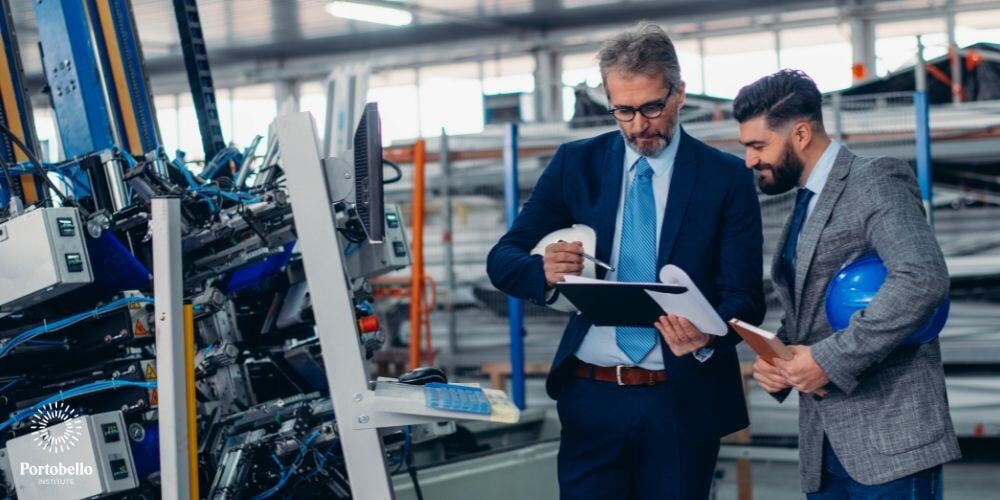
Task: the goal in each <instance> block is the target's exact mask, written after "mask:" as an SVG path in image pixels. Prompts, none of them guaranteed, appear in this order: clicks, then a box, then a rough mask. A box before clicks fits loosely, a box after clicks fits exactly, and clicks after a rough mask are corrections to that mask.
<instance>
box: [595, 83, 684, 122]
mask: <svg viewBox="0 0 1000 500" xmlns="http://www.w3.org/2000/svg"><path fill="white" fill-rule="evenodd" d="M673 93H674V87H673V86H671V87H670V90H668V91H667V97H664V98H663V100H662V101H660V102H651V103H647V104H643V105H642V106H639V107H638V108H633V107H632V106H618V107H615V108H611V109H609V110H608V113H610V114H611V115H613V116H614V117H615V119H616V120H618V121H620V122H630V121H632V120H634V119H635V114H636V113H637V112H638V113H640V114H641V115H642V116H644V117H646V118H648V119H650V120H652V119H653V118H659V117H660V115H662V114H663V108H666V107H667V101H669V100H670V96H671V95H673Z"/></svg>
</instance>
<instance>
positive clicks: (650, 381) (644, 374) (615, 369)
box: [573, 360, 667, 386]
mask: <svg viewBox="0 0 1000 500" xmlns="http://www.w3.org/2000/svg"><path fill="white" fill-rule="evenodd" d="M573 375H576V376H577V377H580V378H585V379H590V380H599V381H601V382H614V383H616V384H618V385H622V386H625V385H656V384H662V383H663V382H666V381H667V372H666V371H665V370H656V371H653V370H646V369H644V368H639V367H638V366H624V365H618V366H597V365H592V364H590V363H585V362H583V361H580V360H577V362H576V366H575V367H574V368H573Z"/></svg>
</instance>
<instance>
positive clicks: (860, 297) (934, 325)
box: [826, 256, 951, 345]
mask: <svg viewBox="0 0 1000 500" xmlns="http://www.w3.org/2000/svg"><path fill="white" fill-rule="evenodd" d="M887 274H888V270H886V268H885V265H883V264H882V259H880V258H878V256H868V257H862V258H860V259H858V260H856V261H854V262H853V263H851V264H848V265H847V266H844V268H843V269H841V270H840V272H838V273H837V275H836V276H834V278H833V279H832V280H831V281H830V285H829V286H828V287H827V290H826V317H827V320H828V321H829V322H830V327H831V328H833V331H834V332H839V331H841V330H843V329H845V328H847V327H848V326H849V325H850V324H851V317H852V316H854V314H855V313H856V312H858V311H861V310H863V309H865V308H866V307H868V303H870V302H871V301H872V299H874V298H875V294H876V293H878V290H879V288H881V287H882V283H884V282H885V278H886V275H887ZM950 309H951V298H945V300H944V302H942V303H941V305H940V306H938V308H937V309H935V310H934V313H933V314H931V316H930V317H929V318H927V320H926V321H924V322H923V323H922V324H921V325H920V326H919V327H918V328H917V329H916V330H914V331H913V333H911V334H910V335H908V336H907V337H906V339H904V340H903V341H902V342H901V344H902V345H919V344H926V343H928V342H930V341H932V340H934V339H936V338H937V337H938V335H940V334H941V330H943V329H944V325H945V323H947V322H948V313H949V311H950Z"/></svg>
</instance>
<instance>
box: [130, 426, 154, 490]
mask: <svg viewBox="0 0 1000 500" xmlns="http://www.w3.org/2000/svg"><path fill="white" fill-rule="evenodd" d="M142 427H143V428H144V429H145V430H146V432H145V436H144V437H143V438H142V441H139V442H135V441H132V458H133V460H134V461H135V474H136V475H137V476H139V477H146V476H149V475H150V474H152V473H154V472H159V471H160V427H159V426H158V425H156V423H153V424H151V425H143V426H142Z"/></svg>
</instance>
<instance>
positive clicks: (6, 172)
mask: <svg viewBox="0 0 1000 500" xmlns="http://www.w3.org/2000/svg"><path fill="white" fill-rule="evenodd" d="M0 168H3V176H4V178H5V179H7V199H8V201H7V203H8V204H10V201H9V200H10V199H12V198H14V177H13V176H11V175H10V165H9V164H7V161H6V160H4V159H3V158H0Z"/></svg>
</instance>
